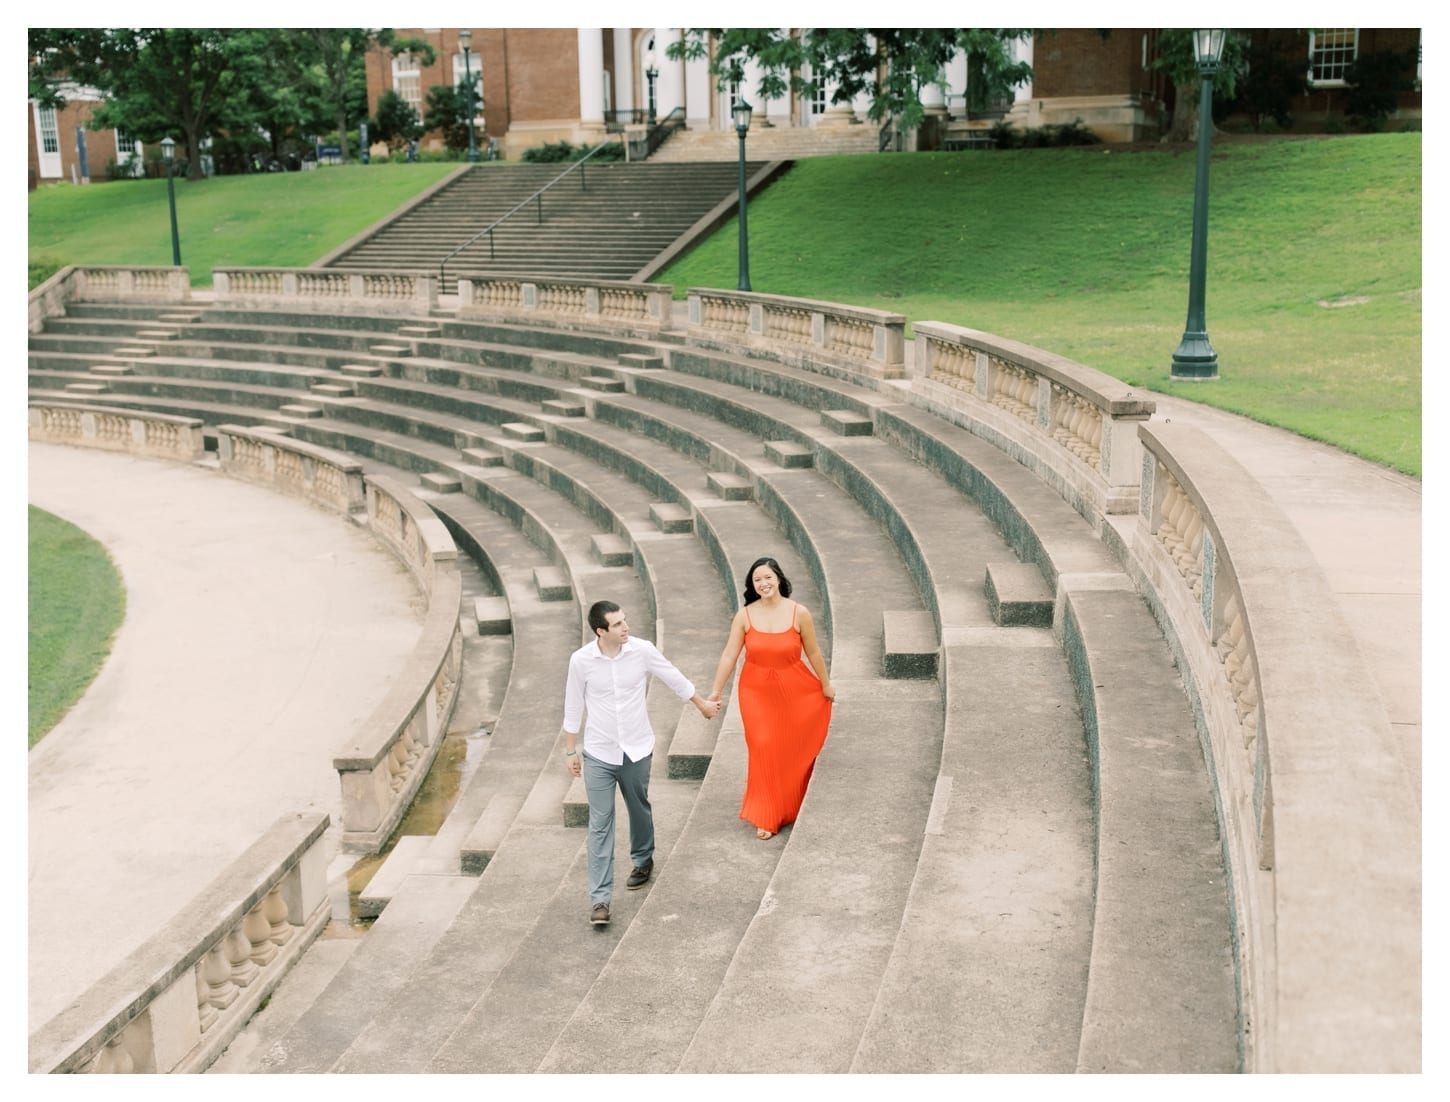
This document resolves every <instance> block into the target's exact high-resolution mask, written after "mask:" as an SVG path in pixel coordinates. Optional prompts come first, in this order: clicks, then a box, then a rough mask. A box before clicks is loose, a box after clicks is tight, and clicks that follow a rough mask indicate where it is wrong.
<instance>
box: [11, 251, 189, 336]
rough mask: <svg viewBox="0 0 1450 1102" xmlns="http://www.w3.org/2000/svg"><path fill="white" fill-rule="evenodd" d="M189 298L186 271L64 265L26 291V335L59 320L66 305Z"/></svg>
mask: <svg viewBox="0 0 1450 1102" xmlns="http://www.w3.org/2000/svg"><path fill="white" fill-rule="evenodd" d="M190 297H191V273H190V269H188V268H160V267H149V268H130V267H119V266H116V267H85V266H81V265H74V264H73V265H68V266H66V267H64V268H62V269H61V270H60V271H58V272H56V273H55V275H53V276H51V277H50V278H49V279H47V280H46V281H45V282H44V283H42V284H41V285H40V286H39V287H37V288H35V290H33V291H31V292H30V332H32V333H39V332H40V330H41V329H42V327H43V326H44V325H45V319H46V318H52V317H60V316H61V315H63V314H64V313H65V306H66V303H68V302H172V303H183V302H186V301H188V300H189V299H190Z"/></svg>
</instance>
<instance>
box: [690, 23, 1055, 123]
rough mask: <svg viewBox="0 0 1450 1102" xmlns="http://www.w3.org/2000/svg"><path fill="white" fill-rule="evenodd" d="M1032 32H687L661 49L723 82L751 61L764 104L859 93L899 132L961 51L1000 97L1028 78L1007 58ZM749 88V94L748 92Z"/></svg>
mask: <svg viewBox="0 0 1450 1102" xmlns="http://www.w3.org/2000/svg"><path fill="white" fill-rule="evenodd" d="M1031 35H1032V32H1031V31H1030V30H981V29H965V28H951V27H926V28H922V27H917V28H899V27H898V28H892V29H884V30H877V29H865V28H818V29H814V30H804V31H785V30H780V29H764V30H762V29H749V28H747V29H739V28H737V29H731V30H727V29H703V28H693V27H692V28H690V29H688V30H686V31H685V34H684V37H683V38H682V39H681V40H680V41H678V42H673V43H671V44H670V45H669V47H668V48H667V49H666V54H667V55H668V56H669V57H672V58H677V59H678V58H681V57H685V58H701V57H709V56H710V44H711V42H712V41H713V42H714V56H713V57H712V58H711V62H710V71H711V72H712V73H715V74H716V75H717V76H718V77H719V78H720V85H721V87H724V86H725V85H726V84H727V83H728V82H732V81H740V80H743V79H744V74H745V63H746V62H747V61H754V62H755V65H756V67H757V69H758V70H759V71H760V73H761V76H760V80H759V82H758V83H757V85H756V87H755V89H754V92H755V94H756V95H758V96H760V97H761V98H762V99H780V98H782V97H783V96H784V95H785V94H786V91H787V90H790V91H793V92H795V93H797V94H798V95H813V94H814V93H815V92H816V91H817V90H818V89H820V88H822V87H833V88H834V91H833V92H832V95H831V99H832V102H834V103H848V102H850V101H851V100H852V99H854V98H855V97H856V96H858V95H860V94H861V93H862V92H866V93H868V94H869V95H870V97H871V107H870V109H869V111H868V115H869V116H870V118H871V119H873V120H874V121H877V122H880V121H881V120H883V119H887V118H895V119H896V120H897V123H898V125H899V126H901V127H902V129H908V130H909V129H914V128H915V127H917V126H919V125H920V124H921V120H922V118H923V115H924V112H923V110H922V106H921V90H922V88H924V87H926V86H928V85H931V84H938V85H942V84H943V83H944V69H945V66H946V64H947V62H949V61H951V60H952V58H953V57H955V56H956V54H957V52H958V51H964V52H965V53H966V54H967V55H968V56H969V57H970V58H971V59H972V62H973V73H974V74H977V75H979V78H980V79H982V80H984V81H986V82H987V83H988V84H989V85H990V86H991V87H990V88H989V89H988V91H990V92H993V93H1005V92H1007V91H1008V90H1010V89H1011V88H1012V87H1013V86H1015V85H1018V84H1021V83H1022V82H1023V81H1025V80H1030V79H1031V77H1032V67H1031V65H1029V64H1028V63H1027V62H1025V61H1015V60H1013V58H1012V51H1011V46H1012V43H1013V42H1014V41H1017V40H1019V39H1025V38H1029V37H1031ZM747 91H749V90H748V89H747Z"/></svg>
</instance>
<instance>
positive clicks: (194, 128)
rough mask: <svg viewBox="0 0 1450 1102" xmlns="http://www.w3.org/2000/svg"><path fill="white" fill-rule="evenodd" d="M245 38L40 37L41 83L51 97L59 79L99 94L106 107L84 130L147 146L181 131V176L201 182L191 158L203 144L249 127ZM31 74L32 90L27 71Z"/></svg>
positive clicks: (147, 32) (166, 33) (121, 31)
mask: <svg viewBox="0 0 1450 1102" xmlns="http://www.w3.org/2000/svg"><path fill="white" fill-rule="evenodd" d="M244 33H245V32H243V31H238V30H221V29H216V28H164V27H150V28H118V29H117V28H113V29H106V30H93V31H87V30H70V31H66V30H60V31H50V32H44V35H43V36H42V37H43V39H45V41H44V42H43V44H44V46H45V48H46V52H45V58H46V60H45V64H44V70H45V71H44V72H43V74H42V80H43V81H44V82H46V83H49V84H50V86H51V89H52V92H53V93H54V95H55V96H56V98H58V97H59V95H60V93H59V91H58V87H59V86H58V85H57V84H56V80H57V79H59V77H60V76H62V75H63V78H64V79H69V80H72V81H74V82H75V83H77V84H81V85H89V86H91V87H94V88H96V89H98V90H99V91H100V92H101V93H102V94H103V95H104V96H105V100H104V102H103V103H101V104H100V106H99V107H97V109H96V110H95V112H94V113H93V114H92V116H91V121H90V122H89V123H88V124H87V125H88V126H89V127H90V128H91V129H96V130H99V129H105V128H110V127H116V128H118V129H121V130H124V131H126V132H127V133H128V134H131V135H133V136H134V137H136V138H138V139H139V140H141V141H143V142H148V143H149V142H156V141H159V140H160V139H161V138H163V137H166V136H167V135H168V134H169V135H172V136H173V137H174V136H176V135H175V132H176V131H180V137H181V141H182V144H183V145H184V146H185V148H186V153H187V159H188V171H187V175H188V177H189V178H190V179H193V180H196V179H200V178H201V176H202V170H201V160H200V158H199V157H198V156H197V155H196V154H197V152H198V151H199V150H200V148H201V144H202V140H203V139H205V138H208V137H210V136H212V135H213V134H215V133H217V132H219V131H221V130H223V129H226V128H228V127H237V128H245V127H246V126H248V125H249V124H250V122H251V113H252V112H251V106H252V105H251V104H250V102H249V97H248V95H247V90H246V86H245V76H244V75H243V73H242V71H241V69H239V67H238V64H237V62H238V59H239V57H240V55H241V53H242V52H243V46H242V36H243V34H244ZM35 44H36V43H35V40H34V39H32V41H31V45H32V47H33V46H34V45H35ZM32 52H34V51H33V50H32ZM31 72H32V84H33V83H34V80H35V76H36V70H35V68H34V67H33V66H32V70H31Z"/></svg>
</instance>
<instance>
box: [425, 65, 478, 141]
mask: <svg viewBox="0 0 1450 1102" xmlns="http://www.w3.org/2000/svg"><path fill="white" fill-rule="evenodd" d="M480 76H481V74H479V73H474V74H473V83H474V90H473V104H474V113H475V115H476V114H477V104H478V102H479V98H478V97H479V91H478V82H479V77H480ZM468 108H469V102H468V92H467V89H465V88H464V86H463V85H462V84H461V83H460V84H459V85H458V86H457V87H456V88H455V87H452V86H450V85H447V84H435V85H433V87H431V88H429V89H428V97H427V99H426V100H424V102H423V121H424V125H426V126H427V128H428V129H429V130H437V131H439V132H440V133H441V134H442V135H443V144H444V145H445V146H447V147H448V148H449V149H453V150H459V151H461V150H465V149H467V148H468V127H469V121H470V120H469V117H468V114H469V112H468ZM476 140H477V138H476V137H475V141H476Z"/></svg>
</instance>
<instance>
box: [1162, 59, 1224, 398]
mask: <svg viewBox="0 0 1450 1102" xmlns="http://www.w3.org/2000/svg"><path fill="white" fill-rule="evenodd" d="M1227 35H1228V32H1227V31H1194V32H1193V49H1194V52H1195V53H1196V54H1197V55H1198V72H1199V76H1200V78H1201V79H1200V80H1199V84H1198V87H1199V92H1198V169H1197V172H1196V174H1195V179H1196V182H1195V184H1194V189H1193V252H1192V254H1191V255H1190V257H1189V262H1188V322H1187V324H1186V325H1185V326H1184V329H1183V339H1182V340H1181V341H1179V342H1178V348H1177V349H1176V350H1175V351H1174V353H1173V365H1172V367H1171V368H1170V369H1169V376H1170V377H1171V378H1174V379H1216V378H1218V353H1217V352H1215V351H1214V350H1213V345H1212V344H1210V343H1209V341H1208V326H1207V323H1206V322H1205V320H1204V313H1203V289H1204V283H1205V280H1206V277H1207V271H1208V146H1209V132H1210V131H1211V130H1212V129H1213V74H1214V73H1215V72H1216V71H1217V69H1218V62H1219V58H1221V57H1222V56H1223V42H1224V38H1225V37H1226V36H1227Z"/></svg>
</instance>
